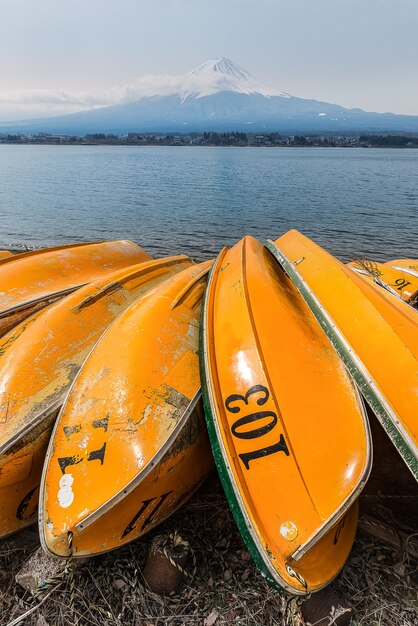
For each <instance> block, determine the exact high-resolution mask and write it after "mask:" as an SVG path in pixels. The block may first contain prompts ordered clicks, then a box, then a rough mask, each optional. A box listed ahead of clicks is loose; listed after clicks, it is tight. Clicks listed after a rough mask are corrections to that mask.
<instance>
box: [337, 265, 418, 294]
mask: <svg viewBox="0 0 418 626" xmlns="http://www.w3.org/2000/svg"><path fill="white" fill-rule="evenodd" d="M347 267H349V268H351V269H352V270H353V271H354V272H356V273H357V274H358V275H359V276H362V277H363V278H364V279H365V280H369V281H371V282H373V283H374V284H377V285H378V286H379V287H380V288H386V289H388V290H389V291H390V292H391V293H393V294H394V295H397V296H399V297H401V298H403V300H405V301H406V302H408V303H412V302H414V301H415V300H416V299H417V298H418V274H417V276H413V275H412V274H410V273H408V272H407V271H405V270H404V269H403V268H401V267H399V268H394V267H391V266H390V265H387V264H386V263H378V262H377V261H370V260H369V259H364V260H361V259H360V260H358V261H352V262H350V263H347Z"/></svg>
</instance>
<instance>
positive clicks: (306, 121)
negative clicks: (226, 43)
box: [0, 57, 418, 134]
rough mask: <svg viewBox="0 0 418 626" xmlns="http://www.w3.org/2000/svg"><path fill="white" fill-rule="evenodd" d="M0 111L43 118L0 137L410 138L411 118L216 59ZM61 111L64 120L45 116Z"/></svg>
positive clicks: (14, 101) (414, 124)
mask: <svg viewBox="0 0 418 626" xmlns="http://www.w3.org/2000/svg"><path fill="white" fill-rule="evenodd" d="M1 104H3V106H4V105H6V104H7V106H8V107H9V108H10V107H15V108H14V110H16V111H17V115H16V116H15V118H17V117H19V115H18V112H19V111H22V110H24V109H25V107H26V117H27V112H28V109H29V108H30V107H32V111H34V112H35V113H34V116H41V115H43V116H44V119H32V120H27V119H26V120H24V121H23V120H22V121H20V122H18V121H16V122H13V123H12V122H7V123H3V124H0V130H1V129H2V128H3V129H5V128H10V129H13V130H16V131H22V132H40V131H42V132H64V133H76V134H85V133H90V132H117V133H123V132H133V131H138V132H147V131H148V132H158V131H161V132H185V131H190V132H192V131H202V130H248V131H261V130H263V131H264V130H269V131H271V130H274V131H279V132H318V131H323V132H349V131H356V132H357V131H363V130H372V131H382V132H384V131H408V132H411V131H412V132H418V117H414V116H405V115H394V114H391V113H385V114H381V113H368V112H365V111H362V110H361V109H346V108H344V107H342V106H339V105H335V104H329V103H326V102H320V101H317V100H311V99H304V98H298V97H295V96H291V95H290V94H288V93H286V92H283V91H280V90H278V89H276V88H273V87H269V86H267V85H264V84H263V83H261V82H260V81H259V80H257V79H256V78H255V77H254V76H252V75H251V74H250V73H249V72H247V71H246V70H245V69H244V68H242V67H240V66H239V65H236V64H235V63H233V62H232V61H231V60H229V59H226V58H223V57H222V58H218V59H211V60H209V61H206V62H205V63H203V64H201V65H199V66H198V67H196V68H195V69H193V70H192V71H191V72H189V73H187V74H184V75H179V76H144V77H142V78H140V79H138V80H137V81H136V83H134V84H132V85H125V86H122V87H117V88H114V89H109V90H107V91H98V90H92V91H90V92H83V93H74V92H71V91H66V90H59V91H53V90H32V91H28V92H23V91H22V92H0V119H1ZM73 111H77V112H75V113H73ZM65 112H68V113H70V114H69V115H59V116H57V117H54V118H51V117H48V118H46V117H45V115H51V114H53V113H65Z"/></svg>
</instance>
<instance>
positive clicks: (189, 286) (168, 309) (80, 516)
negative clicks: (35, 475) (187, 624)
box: [40, 262, 212, 556]
mask: <svg viewBox="0 0 418 626" xmlns="http://www.w3.org/2000/svg"><path fill="white" fill-rule="evenodd" d="M210 266H211V262H207V263H202V264H200V265H196V266H193V267H191V268H189V269H186V270H184V271H182V272H180V273H178V274H176V275H175V276H173V277H171V278H169V279H168V280H166V281H164V282H163V283H162V284H161V285H159V286H157V287H155V288H154V289H153V290H151V291H149V292H148V293H147V294H145V295H144V296H143V297H142V298H140V299H139V300H137V301H136V302H135V303H134V304H132V305H131V306H130V307H129V308H128V309H127V310H126V311H125V312H124V313H122V314H121V315H120V316H119V317H118V319H117V320H116V321H115V322H114V323H113V325H112V326H110V327H109V329H108V330H107V332H106V333H105V334H104V335H103V337H102V338H101V340H100V341H99V343H98V344H97V345H96V347H95V349H94V350H93V352H92V353H91V354H90V356H89V357H88V359H87V361H86V362H85V364H84V366H83V369H82V370H81V372H80V374H79V376H78V377H77V379H76V381H75V383H74V386H73V388H72V390H71V392H70V394H69V396H68V399H67V401H66V403H65V405H64V407H63V409H62V411H61V414H60V416H59V418H58V420H57V424H56V427H55V431H54V434H53V437H52V439H51V444H50V448H49V452H48V456H47V462H46V466H45V473H44V477H43V482H42V486H41V494H40V498H41V500H40V533H41V540H42V543H43V546H44V548H45V549H46V550H47V551H49V552H51V553H53V554H56V555H58V556H66V555H67V554H68V545H67V534H68V531H70V530H71V531H72V532H73V533H74V535H73V548H74V553H75V555H76V556H81V555H88V554H97V553H100V552H106V551H108V550H112V549H114V548H117V547H118V546H120V545H123V544H124V543H126V542H127V541H131V540H132V539H135V538H136V537H138V536H140V535H141V534H143V533H144V532H146V531H148V530H149V529H150V528H152V527H153V526H154V525H155V524H156V523H159V522H160V521H162V520H163V519H165V518H166V517H167V516H168V515H170V514H171V513H172V512H173V511H174V510H175V509H176V508H177V507H178V506H179V505H180V504H181V503H182V502H183V501H184V500H185V499H186V498H187V497H188V496H189V495H191V493H192V492H193V491H194V490H195V489H196V488H197V486H198V485H199V484H200V482H201V481H202V480H203V478H204V477H205V476H206V474H207V473H208V472H209V471H210V469H211V467H212V457H211V454H210V447H209V444H208V440H207V435H206V433H205V430H204V429H203V427H202V424H201V417H200V416H199V413H198V412H196V411H194V410H192V409H193V406H194V401H193V400H194V399H195V400H196V399H197V393H198V391H199V368H198V348H199V341H198V331H199V317H200V308H201V301H202V297H203V293H204V290H205V285H206V279H207V272H208V270H209V268H210Z"/></svg>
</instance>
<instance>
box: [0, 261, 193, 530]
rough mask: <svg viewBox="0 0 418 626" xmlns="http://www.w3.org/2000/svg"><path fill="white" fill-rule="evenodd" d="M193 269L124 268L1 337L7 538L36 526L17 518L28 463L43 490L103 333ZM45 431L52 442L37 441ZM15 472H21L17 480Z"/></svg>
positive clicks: (2, 513) (0, 452) (159, 264)
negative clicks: (64, 413) (55, 430)
mask: <svg viewBox="0 0 418 626" xmlns="http://www.w3.org/2000/svg"><path fill="white" fill-rule="evenodd" d="M192 264H193V262H192V261H191V260H190V259H189V258H188V257H185V256H177V257H167V258H166V259H160V260H157V261H150V262H148V263H141V264H139V265H134V266H130V267H129V268H126V269H123V270H118V271H117V272H113V273H112V274H109V276H108V277H105V278H102V279H100V280H98V281H95V282H93V283H91V284H89V285H86V286H85V287H83V288H81V289H79V290H77V291H75V292H74V293H72V294H71V295H70V296H67V297H66V298H64V299H62V300H60V301H59V302H56V303H55V304H53V305H51V306H50V307H49V308H48V309H46V310H43V311H39V312H38V313H37V314H35V315H33V316H32V317H30V318H29V319H28V320H26V321H24V322H23V323H22V324H20V325H19V326H18V327H17V328H15V329H14V330H12V331H11V332H10V333H8V334H7V335H6V336H4V337H3V338H1V339H0V387H1V389H2V394H1V399H2V401H1V406H0V419H1V421H2V422H3V427H2V429H1V433H0V467H1V468H4V472H2V470H1V469H0V518H1V519H3V520H4V522H3V525H2V527H0V537H1V536H2V535H3V534H10V533H11V532H14V531H15V530H19V529H20V528H21V527H22V526H23V525H25V524H30V523H32V522H33V521H35V519H36V513H35V512H33V513H32V515H26V516H25V518H24V519H23V520H22V519H20V518H19V516H18V515H16V501H20V500H21V499H23V498H25V497H26V496H27V493H28V492H29V491H30V489H29V488H28V479H27V476H26V472H27V469H26V463H25V462H23V461H24V459H28V458H29V457H30V458H32V459H33V464H32V468H31V472H30V480H31V481H32V482H31V489H32V488H34V487H39V483H40V479H41V473H42V465H43V460H44V456H45V452H46V448H45V441H44V439H45V437H47V438H48V437H49V436H50V435H51V432H52V427H53V424H54V421H55V417H56V415H57V413H58V410H59V409H60V407H61V405H62V403H63V401H64V399H65V396H66V394H67V393H68V391H69V388H70V386H71V384H72V382H73V380H74V378H75V377H76V375H77V373H78V371H79V370H80V368H81V367H82V365H83V362H84V361H85V359H86V358H87V356H88V354H89V353H90V351H91V350H92V349H93V347H94V345H95V344H96V343H97V342H98V340H99V339H100V337H101V335H102V334H103V332H104V331H105V330H106V328H107V327H108V326H109V325H111V324H112V322H114V320H115V319H116V318H117V317H118V315H119V314H121V313H122V312H123V311H124V310H125V309H126V308H127V307H128V306H129V305H130V304H132V303H133V302H134V301H135V300H136V299H137V298H138V297H140V296H141V295H144V294H145V293H146V292H147V291H149V290H151V289H153V288H155V286H156V285H158V284H159V283H161V282H162V281H164V280H165V279H167V278H169V277H170V276H173V275H175V274H176V273H177V272H180V271H182V270H184V269H185V268H187V267H190V266H191V265H192ZM39 430H40V431H41V432H44V431H45V433H47V434H46V435H45V437H42V438H40V437H36V436H35V433H36V432H38V431H39ZM19 459H22V461H21V462H22V465H21V474H20V475H19ZM8 467H9V468H11V467H14V468H15V469H14V472H13V476H14V480H13V483H11V482H10V479H9V478H8V477H7V474H8ZM34 493H35V492H34ZM36 495H37V492H36Z"/></svg>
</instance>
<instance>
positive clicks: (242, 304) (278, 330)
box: [201, 237, 371, 595]
mask: <svg viewBox="0 0 418 626" xmlns="http://www.w3.org/2000/svg"><path fill="white" fill-rule="evenodd" d="M202 319H203V321H202V324H201V333H202V338H201V345H202V347H203V348H202V351H201V382H202V392H203V397H204V406H205V415H206V420H207V425H208V429H209V436H210V440H211V444H212V450H213V453H214V457H215V461H216V464H217V467H218V471H219V474H220V477H221V480H222V483H223V486H224V489H225V492H226V494H227V497H228V500H229V504H230V506H231V509H232V512H233V514H234V516H235V519H236V521H237V524H238V526H239V529H240V531H241V534H242V536H243V538H244V540H245V542H246V544H247V546H248V549H249V550H250V552H251V554H252V556H253V559H254V561H255V562H256V564H257V565H258V567H259V569H260V570H261V572H262V573H263V574H264V576H265V577H266V578H267V579H268V580H269V581H270V582H271V583H272V584H273V585H274V586H276V587H277V588H278V589H282V590H283V589H284V590H285V591H287V592H290V593H295V594H300V595H303V594H305V593H308V592H309V591H313V590H316V589H320V588H321V587H323V586H325V585H326V584H328V583H329V582H330V580H332V579H333V578H334V577H335V576H336V575H337V573H338V572H339V571H340V569H341V567H342V566H343V564H344V562H345V560H346V558H347V556H348V554H349V551H350V549H351V545H352V542H353V539H354V535H355V530H356V520H357V505H356V499H357V497H358V495H359V493H360V491H361V489H362V487H363V485H364V483H365V481H366V480H367V477H368V474H369V472H370V467H371V446H370V435H369V429H368V423H367V419H366V416H365V413H364V407H363V405H362V403H361V400H360V398H359V394H358V393H357V391H356V389H355V387H354V385H353V384H352V383H351V381H350V379H349V377H348V375H347V373H346V372H345V369H344V367H343V365H342V364H341V362H340V360H339V358H338V355H337V354H336V353H335V352H334V350H333V348H332V346H331V344H330V343H329V341H328V340H327V338H326V336H325V334H324V333H323V331H322V330H321V328H320V327H319V325H318V324H317V322H316V320H315V318H314V316H313V315H312V314H311V313H310V311H309V309H308V307H307V306H306V305H305V303H304V302H303V299H302V298H301V297H300V296H299V294H298V293H297V290H296V289H295V288H294V287H293V285H292V283H291V281H290V280H289V279H288V278H287V276H286V275H285V274H284V273H283V272H282V271H281V270H280V268H279V267H278V265H277V263H276V262H275V260H274V258H273V257H272V256H271V255H270V253H269V252H268V251H267V250H266V249H265V248H264V247H263V246H262V245H261V244H260V243H259V242H257V241H256V240H254V239H253V238H251V237H245V238H244V240H242V241H241V242H240V243H239V244H237V245H236V246H234V248H232V249H231V250H226V249H225V250H224V251H223V252H222V253H221V254H220V255H219V257H218V259H217V261H216V263H215V265H214V268H213V270H212V272H211V276H210V279H209V284H208V289H207V294H206V298H205V304H204V309H203V318H202ZM337 425H338V428H336V426H337ZM337 450H338V454H336V451H337ZM347 468H350V470H349V471H348V470H347ZM302 581H304V582H302Z"/></svg>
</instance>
